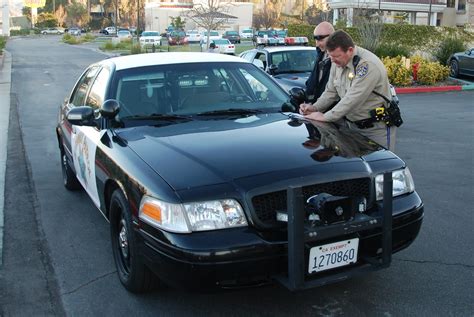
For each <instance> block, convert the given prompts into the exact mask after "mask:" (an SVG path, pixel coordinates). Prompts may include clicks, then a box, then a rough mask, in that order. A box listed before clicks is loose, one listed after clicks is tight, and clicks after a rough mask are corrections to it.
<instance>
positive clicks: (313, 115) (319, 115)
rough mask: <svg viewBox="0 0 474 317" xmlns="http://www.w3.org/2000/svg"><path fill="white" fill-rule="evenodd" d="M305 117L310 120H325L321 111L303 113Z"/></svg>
mask: <svg viewBox="0 0 474 317" xmlns="http://www.w3.org/2000/svg"><path fill="white" fill-rule="evenodd" d="M305 118H308V119H310V120H316V121H326V119H325V118H324V114H323V113H322V112H317V111H316V112H311V113H309V114H307V115H305Z"/></svg>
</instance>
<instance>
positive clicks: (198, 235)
mask: <svg viewBox="0 0 474 317" xmlns="http://www.w3.org/2000/svg"><path fill="white" fill-rule="evenodd" d="M290 110H294V106H293V105H292V103H291V100H290V98H289V95H288V94H287V93H286V92H285V91H284V90H283V89H282V88H281V87H279V86H278V85H277V84H276V83H275V82H274V81H273V80H272V79H271V78H270V77H269V76H268V75H267V74H265V73H264V72H263V71H262V70H261V69H259V68H258V67H256V66H255V65H253V64H252V63H250V62H246V61H244V60H242V59H240V58H238V57H234V56H226V55H221V54H208V53H154V54H146V55H130V56H123V57H116V58H110V59H106V60H104V61H100V62H98V63H96V64H93V65H91V66H89V67H88V68H87V69H86V70H85V71H84V73H83V74H82V75H81V76H80V77H79V79H78V80H77V82H76V84H75V86H74V87H73V89H72V92H71V93H70V95H69V96H68V97H67V98H66V100H65V102H64V103H63V104H62V105H61V106H60V109H59V116H58V124H57V128H56V133H57V140H58V145H59V154H60V158H61V162H62V164H61V165H62V173H63V181H64V186H65V187H66V189H68V190H77V189H81V188H82V189H83V190H85V191H86V192H87V194H88V195H89V197H90V199H91V200H92V202H93V203H94V204H95V205H96V206H97V208H98V209H99V211H100V212H101V213H102V214H103V216H104V217H105V218H106V219H107V221H108V222H109V223H110V237H111V242H112V243H111V246H112V253H113V257H114V260H115V265H116V268H117V272H118V277H119V279H120V281H121V283H122V284H123V285H124V287H125V288H126V289H128V290H129V291H132V292H143V291H146V290H148V289H150V287H151V286H152V285H155V286H158V285H161V284H160V283H159V282H156V281H160V282H164V283H166V284H169V285H173V286H178V287H191V288H192V287H197V288H202V287H207V286H213V287H215V286H217V287H236V286H240V285H253V284H261V283H262V282H268V281H271V280H275V279H276V280H280V281H282V283H285V281H284V280H285V278H286V279H288V278H290V277H292V276H294V274H295V273H294V272H295V270H300V271H301V270H302V271H303V272H300V273H298V274H303V275H304V279H305V280H308V281H320V282H319V283H320V284H321V283H324V284H326V283H329V282H336V281H339V280H341V276H345V277H347V276H349V275H350V274H351V272H354V270H358V269H362V268H366V267H367V266H370V267H372V266H374V263H377V262H380V257H381V256H382V255H384V257H385V256H387V255H391V254H392V252H396V251H399V250H401V249H404V248H406V247H407V246H409V245H410V244H411V243H412V242H413V241H414V239H415V238H416V236H417V234H418V232H419V229H420V226H421V222H422V218H423V203H422V201H421V199H420V197H419V196H418V194H417V193H416V191H415V188H414V184H413V179H412V176H411V174H410V171H409V169H408V167H407V166H406V164H405V162H403V161H402V160H401V159H400V158H398V157H397V156H396V155H394V154H393V153H391V152H390V151H388V150H386V149H384V148H382V147H381V146H379V145H378V144H376V143H374V142H373V141H370V140H368V139H366V138H364V137H362V136H361V135H358V134H354V133H351V132H350V131H349V130H347V129H345V128H344V127H338V126H335V125H332V124H321V123H316V122H310V121H306V120H304V119H303V118H301V117H298V115H296V114H294V113H292V112H291V111H290ZM387 175H389V177H388V176H387ZM384 177H388V178H387V179H391V180H392V181H393V187H390V186H388V187H384V185H386V184H391V183H389V182H384ZM387 188H388V189H387ZM392 188H393V189H392ZM385 189H386V190H385ZM295 193H296V194H295ZM389 207H390V208H389ZM387 214H388V217H386V216H387ZM384 215H385V216H384ZM293 216H295V217H293ZM298 217H300V218H301V219H302V220H301V227H299V226H296V225H294V224H293V218H295V219H296V218H298ZM384 219H385V221H387V220H388V219H389V220H390V222H389V224H387V223H388V222H387V223H385V222H384V221H383V220H384ZM303 226H304V228H303ZM291 232H296V233H300V234H301V235H300V236H301V237H304V238H303V239H304V241H303V240H301V241H300V242H298V241H297V240H294V239H293V238H292V235H289V233H291ZM388 233H389V234H390V236H391V237H390V239H389V240H387V239H382V238H384V237H386V235H387V234H388ZM392 238H393V239H392ZM387 241H388V242H387ZM299 243H300V244H299ZM295 248H298V250H301V252H297V254H296V255H293V253H292V252H293V250H295ZM381 249H383V252H382V251H381ZM289 252H290V256H288V254H289ZM298 256H299V257H301V265H297V266H296V269H295V266H294V265H292V263H293V262H292V261H293V260H294V259H295V258H297V257H298ZM383 263H385V264H384V265H386V264H387V262H386V261H385V262H383ZM155 277H158V279H155ZM328 279H330V280H328ZM152 282H153V283H152Z"/></svg>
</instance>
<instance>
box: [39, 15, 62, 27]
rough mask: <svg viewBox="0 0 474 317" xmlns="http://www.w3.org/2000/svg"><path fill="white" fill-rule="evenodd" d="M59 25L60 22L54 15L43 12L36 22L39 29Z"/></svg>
mask: <svg viewBox="0 0 474 317" xmlns="http://www.w3.org/2000/svg"><path fill="white" fill-rule="evenodd" d="M57 25H58V20H57V19H56V18H55V17H54V15H53V14H52V13H47V12H42V13H40V14H38V19H37V21H36V27H38V28H50V27H54V26H57Z"/></svg>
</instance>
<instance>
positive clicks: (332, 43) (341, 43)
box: [326, 30, 354, 52]
mask: <svg viewBox="0 0 474 317" xmlns="http://www.w3.org/2000/svg"><path fill="white" fill-rule="evenodd" d="M338 47H340V48H341V50H343V51H344V52H347V50H348V49H349V47H354V41H353V40H352V37H351V36H350V35H349V34H348V33H346V32H344V31H343V30H337V31H336V32H334V33H333V34H331V35H330V36H329V37H328V40H327V42H326V49H327V50H328V51H329V52H331V51H334V50H335V49H336V48H338Z"/></svg>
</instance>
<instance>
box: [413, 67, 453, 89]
mask: <svg viewBox="0 0 474 317" xmlns="http://www.w3.org/2000/svg"><path fill="white" fill-rule="evenodd" d="M448 76H449V67H447V66H443V65H441V64H440V63H438V62H421V63H420V67H419V69H418V76H417V77H418V78H417V82H418V83H419V84H422V85H433V84H435V83H437V82H439V81H442V80H445V79H446V78H448Z"/></svg>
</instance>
